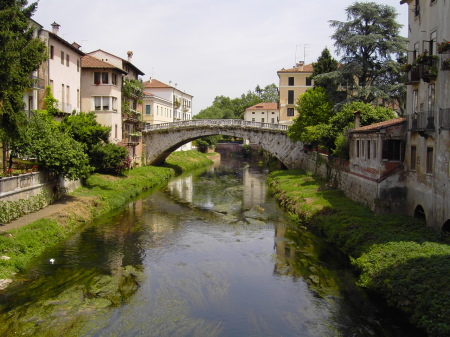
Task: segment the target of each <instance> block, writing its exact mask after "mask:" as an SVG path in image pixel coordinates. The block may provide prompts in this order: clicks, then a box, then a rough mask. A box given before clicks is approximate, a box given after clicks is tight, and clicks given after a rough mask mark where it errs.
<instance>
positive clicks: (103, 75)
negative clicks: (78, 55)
mask: <svg viewBox="0 0 450 337" xmlns="http://www.w3.org/2000/svg"><path fill="white" fill-rule="evenodd" d="M108 80H109V74H108V73H102V83H103V84H108V82H109V81H108Z"/></svg>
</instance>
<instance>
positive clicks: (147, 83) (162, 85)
mask: <svg viewBox="0 0 450 337" xmlns="http://www.w3.org/2000/svg"><path fill="white" fill-rule="evenodd" d="M144 88H173V87H172V86H170V85H167V84H165V83H163V82H160V81H158V80H155V79H154V78H152V79H151V80H150V81H145V82H144Z"/></svg>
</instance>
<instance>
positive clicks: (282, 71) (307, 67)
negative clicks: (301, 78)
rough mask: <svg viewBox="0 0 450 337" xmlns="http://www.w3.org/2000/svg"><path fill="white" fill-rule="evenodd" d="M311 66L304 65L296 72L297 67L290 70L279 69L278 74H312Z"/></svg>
mask: <svg viewBox="0 0 450 337" xmlns="http://www.w3.org/2000/svg"><path fill="white" fill-rule="evenodd" d="M313 70H314V69H313V65H312V64H305V65H304V66H303V68H302V70H298V67H294V68H290V69H284V68H283V69H281V70H278V71H277V72H278V73H312V72H313Z"/></svg>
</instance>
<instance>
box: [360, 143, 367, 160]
mask: <svg viewBox="0 0 450 337" xmlns="http://www.w3.org/2000/svg"><path fill="white" fill-rule="evenodd" d="M365 143H366V142H365V141H364V140H362V141H361V157H363V158H364V148H365V146H366V144H365Z"/></svg>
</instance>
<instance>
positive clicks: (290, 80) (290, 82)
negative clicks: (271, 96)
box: [288, 77, 294, 87]
mask: <svg viewBox="0 0 450 337" xmlns="http://www.w3.org/2000/svg"><path fill="white" fill-rule="evenodd" d="M288 85H289V86H291V87H292V86H293V85H294V78H293V77H289V78H288Z"/></svg>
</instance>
